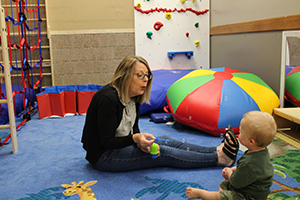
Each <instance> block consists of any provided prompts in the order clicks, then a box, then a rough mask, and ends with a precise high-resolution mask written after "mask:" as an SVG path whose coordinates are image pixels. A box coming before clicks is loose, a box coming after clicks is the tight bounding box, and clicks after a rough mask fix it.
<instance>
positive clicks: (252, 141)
mask: <svg viewBox="0 0 300 200" xmlns="http://www.w3.org/2000/svg"><path fill="white" fill-rule="evenodd" d="M249 142H250V144H251V145H252V146H256V145H257V142H256V141H255V140H254V139H250V141H249Z"/></svg>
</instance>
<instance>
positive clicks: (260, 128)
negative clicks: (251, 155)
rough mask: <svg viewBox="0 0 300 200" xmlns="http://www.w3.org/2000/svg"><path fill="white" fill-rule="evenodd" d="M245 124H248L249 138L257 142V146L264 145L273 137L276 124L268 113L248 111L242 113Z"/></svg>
mask: <svg viewBox="0 0 300 200" xmlns="http://www.w3.org/2000/svg"><path fill="white" fill-rule="evenodd" d="M243 119H244V121H245V125H246V126H248V127H247V129H248V130H249V131H248V133H249V138H251V139H254V140H255V141H256V142H257V146H259V147H266V146H268V145H269V144H270V143H271V142H272V141H273V139H274V137H275V134H276V132H277V125H276V122H275V120H274V118H273V116H272V115H271V114H270V113H267V112H260V111H250V112H248V113H246V114H244V116H243Z"/></svg>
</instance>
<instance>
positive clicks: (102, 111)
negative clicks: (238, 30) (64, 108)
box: [81, 84, 140, 165]
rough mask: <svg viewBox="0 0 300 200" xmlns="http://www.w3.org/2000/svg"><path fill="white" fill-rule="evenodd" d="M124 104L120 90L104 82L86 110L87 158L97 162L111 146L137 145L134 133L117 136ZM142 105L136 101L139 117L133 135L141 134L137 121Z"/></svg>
mask: <svg viewBox="0 0 300 200" xmlns="http://www.w3.org/2000/svg"><path fill="white" fill-rule="evenodd" d="M123 111H124V105H123V104H122V103H121V101H120V98H119V96H118V92H117V90H116V89H115V88H114V87H112V86H111V85H110V84H108V85H105V86H104V87H102V88H101V89H100V90H99V91H97V92H96V93H95V95H94V96H93V98H92V100H91V103H90V105H89V107H88V110H87V113H86V120H85V125H84V128H83V133H82V139H81V142H82V143H83V148H84V149H85V150H86V151H87V153H86V159H87V160H88V161H89V162H90V163H91V164H92V165H95V164H96V163H97V161H98V160H99V158H100V157H101V155H102V154H103V153H104V152H105V151H107V150H110V149H118V148H123V147H126V146H129V145H133V144H135V143H134V141H133V139H132V135H131V134H129V135H128V136H125V137H115V134H116V130H117V128H118V127H119V124H120V123H121V120H122V116H123ZM139 113H140V104H139V103H136V120H135V124H134V126H133V134H134V133H139V132H140V130H139V127H138V120H139V117H140V114H139Z"/></svg>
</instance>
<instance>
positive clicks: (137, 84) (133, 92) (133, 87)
mask: <svg viewBox="0 0 300 200" xmlns="http://www.w3.org/2000/svg"><path fill="white" fill-rule="evenodd" d="M145 74H146V75H147V74H149V71H148V68H147V67H146V65H144V64H143V63H141V62H137V63H136V64H135V65H134V69H133V75H132V79H131V82H130V85H129V89H128V94H129V97H130V98H131V97H135V96H138V95H143V94H144V92H145V89H146V87H147V84H148V77H147V76H144V75H145Z"/></svg>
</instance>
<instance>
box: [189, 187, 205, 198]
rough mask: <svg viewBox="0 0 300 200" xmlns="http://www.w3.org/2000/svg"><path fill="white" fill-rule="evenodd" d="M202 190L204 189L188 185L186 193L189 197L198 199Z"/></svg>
mask: <svg viewBox="0 0 300 200" xmlns="http://www.w3.org/2000/svg"><path fill="white" fill-rule="evenodd" d="M201 191H202V190H201V189H198V188H191V187H187V188H186V192H185V195H186V197H187V198H189V199H198V198H200V195H201Z"/></svg>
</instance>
